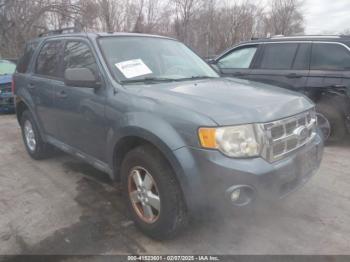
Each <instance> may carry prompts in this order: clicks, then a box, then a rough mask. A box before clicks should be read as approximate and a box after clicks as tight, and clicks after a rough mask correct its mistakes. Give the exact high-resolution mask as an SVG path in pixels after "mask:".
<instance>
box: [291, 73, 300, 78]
mask: <svg viewBox="0 0 350 262" xmlns="http://www.w3.org/2000/svg"><path fill="white" fill-rule="evenodd" d="M287 77H288V78H301V77H303V76H302V75H299V74H297V73H290V74H288V75H287Z"/></svg>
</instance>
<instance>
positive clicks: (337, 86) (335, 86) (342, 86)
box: [332, 85, 346, 88]
mask: <svg viewBox="0 0 350 262" xmlns="http://www.w3.org/2000/svg"><path fill="white" fill-rule="evenodd" d="M332 87H334V88H346V86H345V85H332Z"/></svg>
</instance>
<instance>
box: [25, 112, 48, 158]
mask: <svg viewBox="0 0 350 262" xmlns="http://www.w3.org/2000/svg"><path fill="white" fill-rule="evenodd" d="M21 129H22V137H23V141H24V144H25V147H26V149H27V152H28V153H29V155H30V156H31V157H32V158H33V159H36V160H40V159H45V158H48V157H50V156H51V155H52V152H53V148H52V146H51V145H49V144H47V143H45V142H44V141H43V140H42V138H41V136H40V133H39V129H38V127H37V125H36V123H35V121H34V118H33V116H32V114H31V113H30V111H28V110H26V111H24V112H23V114H22V117H21Z"/></svg>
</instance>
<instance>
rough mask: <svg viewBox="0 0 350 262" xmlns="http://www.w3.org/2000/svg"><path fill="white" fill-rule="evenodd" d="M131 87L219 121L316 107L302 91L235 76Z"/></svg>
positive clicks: (259, 119)
mask: <svg viewBox="0 0 350 262" xmlns="http://www.w3.org/2000/svg"><path fill="white" fill-rule="evenodd" d="M130 87H131V86H130ZM135 87H137V86H135ZM138 87H139V86H138ZM128 89H129V90H132V89H133V90H134V92H137V95H141V96H142V97H148V98H150V99H156V100H158V102H159V103H171V104H175V105H176V106H179V107H183V108H187V109H189V110H192V111H195V112H197V113H200V114H203V115H206V116H208V117H210V118H211V119H212V120H213V121H215V122H216V123H217V124H218V125H238V124H248V123H263V122H270V121H274V120H278V119H282V118H285V117H288V116H292V115H296V114H298V113H301V112H303V111H306V110H308V109H311V108H312V107H314V104H313V103H312V102H311V101H310V100H309V99H308V98H306V97H305V96H303V95H301V94H298V93H295V92H291V91H288V90H285V89H281V88H278V87H275V86H270V85H265V84H260V83H256V82H251V81H246V80H240V79H231V78H218V79H205V80H199V81H186V82H172V83H162V84H155V85H147V86H144V85H143V86H142V88H136V90H135V89H134V88H128Z"/></svg>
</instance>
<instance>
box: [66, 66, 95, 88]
mask: <svg viewBox="0 0 350 262" xmlns="http://www.w3.org/2000/svg"><path fill="white" fill-rule="evenodd" d="M64 83H65V85H67V86H75V87H86V88H97V87H100V86H101V83H100V82H99V79H98V78H97V77H96V76H95V74H94V73H93V72H92V71H91V69H89V68H68V69H67V70H66V71H65V72H64Z"/></svg>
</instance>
